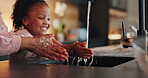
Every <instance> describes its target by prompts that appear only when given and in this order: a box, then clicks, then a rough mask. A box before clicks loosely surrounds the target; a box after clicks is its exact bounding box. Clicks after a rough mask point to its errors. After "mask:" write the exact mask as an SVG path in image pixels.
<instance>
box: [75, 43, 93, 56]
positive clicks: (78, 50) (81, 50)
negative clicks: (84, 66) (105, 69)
mask: <svg viewBox="0 0 148 78" xmlns="http://www.w3.org/2000/svg"><path fill="white" fill-rule="evenodd" d="M73 54H75V55H76V56H79V57H82V58H89V57H91V56H92V55H93V54H94V53H93V52H92V50H91V49H89V48H86V42H75V43H74V44H73Z"/></svg>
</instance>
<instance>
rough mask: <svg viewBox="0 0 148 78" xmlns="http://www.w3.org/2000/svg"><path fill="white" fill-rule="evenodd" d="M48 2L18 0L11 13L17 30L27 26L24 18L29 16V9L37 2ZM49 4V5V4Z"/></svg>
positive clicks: (41, 0) (42, 0) (42, 1)
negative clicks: (23, 21)
mask: <svg viewBox="0 0 148 78" xmlns="http://www.w3.org/2000/svg"><path fill="white" fill-rule="evenodd" d="M40 2H41V3H44V4H46V5H47V3H46V2H45V1H44V0H16V2H15V4H14V6H13V12H12V14H11V17H12V20H13V27H14V29H15V30H18V29H19V28H23V27H25V25H24V24H23V23H22V20H23V18H25V17H27V15H28V12H29V9H30V8H31V7H32V6H34V5H35V4H37V3H40ZM47 6H48V5H47Z"/></svg>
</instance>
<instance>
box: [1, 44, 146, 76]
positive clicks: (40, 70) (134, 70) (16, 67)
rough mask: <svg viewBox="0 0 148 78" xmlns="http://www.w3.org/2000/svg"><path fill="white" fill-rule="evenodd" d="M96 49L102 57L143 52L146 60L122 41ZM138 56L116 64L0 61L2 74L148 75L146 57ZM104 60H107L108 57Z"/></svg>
mask: <svg viewBox="0 0 148 78" xmlns="http://www.w3.org/2000/svg"><path fill="white" fill-rule="evenodd" d="M106 48H108V49H106ZM105 50H106V51H105ZM93 51H94V52H95V56H98V57H99V56H101V58H99V61H100V59H102V56H115V57H139V56H140V57H139V58H138V60H143V59H144V58H143V57H144V56H145V52H143V53H142V52H139V51H136V50H133V49H130V48H129V49H122V47H121V46H120V45H119V46H116V47H115V46H107V47H99V48H93ZM97 51H98V52H97ZM101 51H102V52H101ZM135 51H136V52H138V53H139V54H138V56H135ZM111 58H112V57H111ZM105 60H106V59H105ZM107 60H108V59H107ZM116 60H117V61H118V60H119V58H118V59H109V60H108V61H107V62H109V61H110V63H112V62H114V61H116ZM136 60H137V59H134V60H132V61H131V60H130V61H127V62H124V63H121V64H119V65H116V66H113V67H99V66H74V65H54V64H35V63H27V62H25V61H24V62H22V61H21V62H19V63H16V62H11V61H9V60H8V61H0V78H148V71H147V68H148V64H147V63H145V61H136ZM99 61H98V62H99ZM103 62H104V63H105V64H106V61H103ZM100 63H101V62H100ZM110 63H108V64H110Z"/></svg>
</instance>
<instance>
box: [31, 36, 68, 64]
mask: <svg viewBox="0 0 148 78" xmlns="http://www.w3.org/2000/svg"><path fill="white" fill-rule="evenodd" d="M35 42H36V44H35V45H34V48H33V52H34V53H36V54H38V55H40V56H44V57H47V58H50V59H53V60H62V61H65V60H68V52H67V51H66V49H65V48H63V47H61V44H60V43H59V42H57V41H56V40H55V39H54V38H53V35H52V34H48V35H43V36H38V37H36V39H35Z"/></svg>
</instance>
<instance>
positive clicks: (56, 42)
mask: <svg viewBox="0 0 148 78" xmlns="http://www.w3.org/2000/svg"><path fill="white" fill-rule="evenodd" d="M52 41H53V43H55V44H57V45H59V46H62V43H60V42H58V41H57V40H56V39H55V38H54V37H53V38H52Z"/></svg>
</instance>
